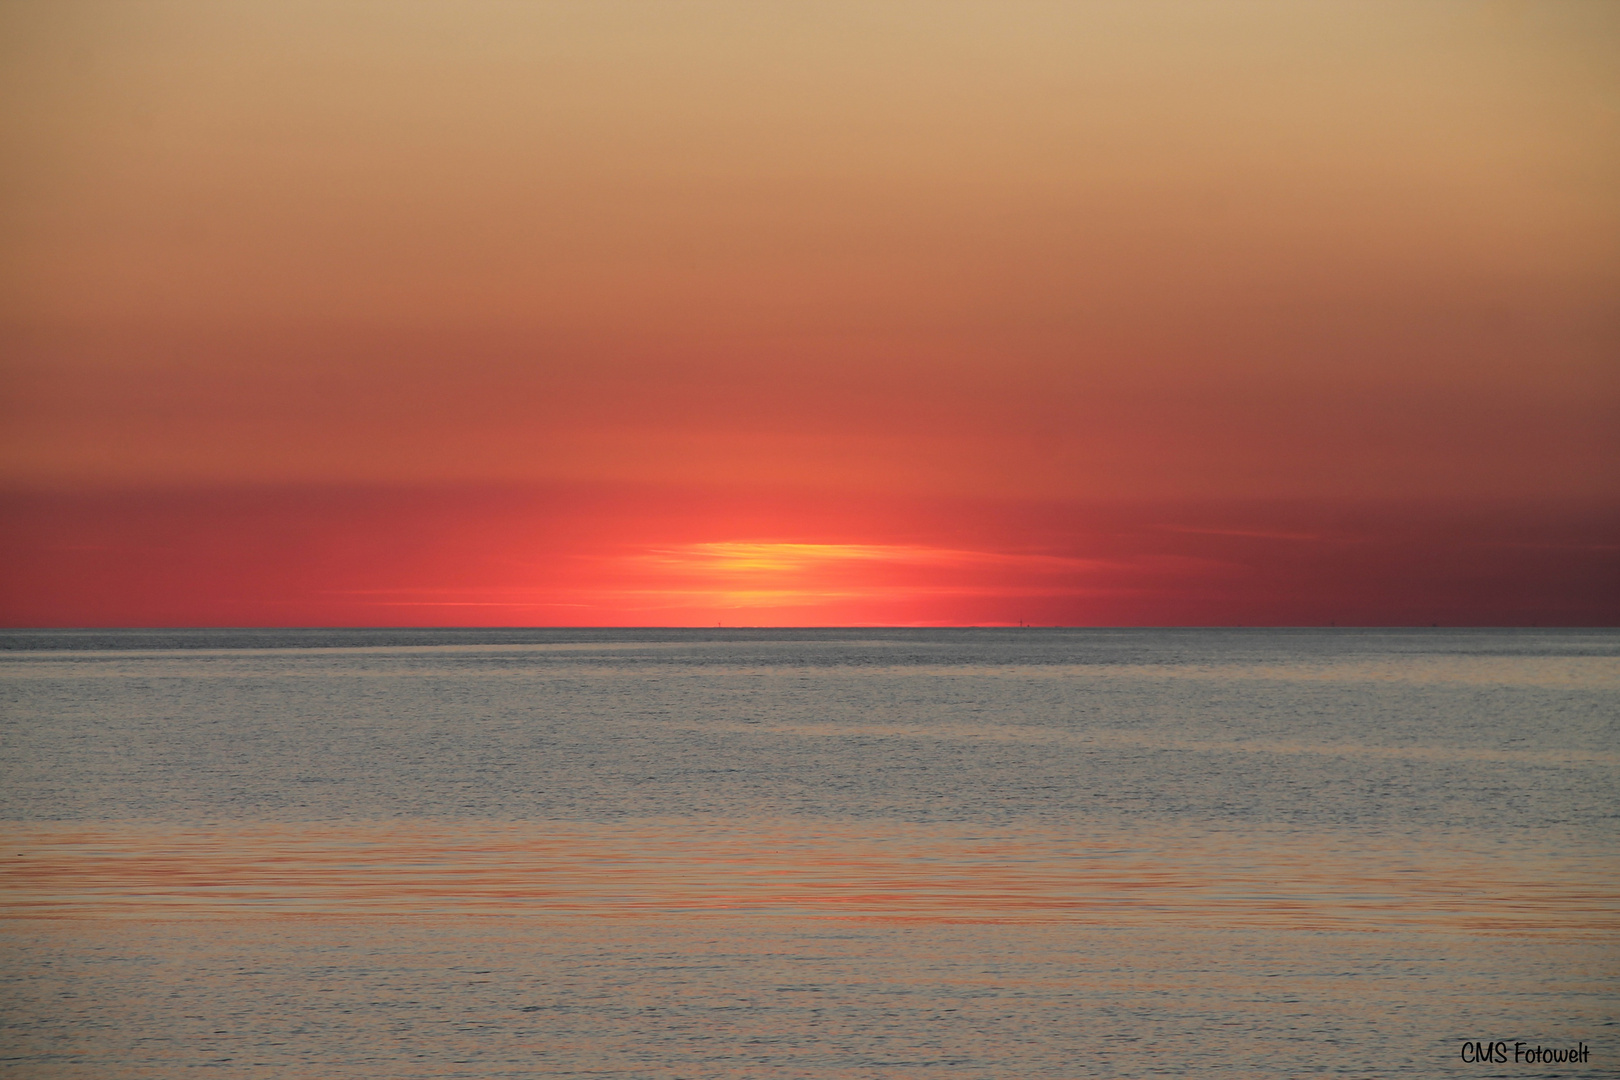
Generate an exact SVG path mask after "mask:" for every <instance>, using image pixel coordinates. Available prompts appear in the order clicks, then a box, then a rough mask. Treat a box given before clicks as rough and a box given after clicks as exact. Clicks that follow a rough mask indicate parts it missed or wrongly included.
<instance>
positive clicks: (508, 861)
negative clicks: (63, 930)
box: [0, 821, 1620, 936]
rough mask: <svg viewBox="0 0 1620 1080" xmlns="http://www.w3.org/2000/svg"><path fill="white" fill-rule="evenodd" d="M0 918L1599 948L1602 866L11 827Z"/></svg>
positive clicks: (1260, 850) (1154, 849)
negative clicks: (958, 926)
mask: <svg viewBox="0 0 1620 1080" xmlns="http://www.w3.org/2000/svg"><path fill="white" fill-rule="evenodd" d="M7 843H8V844H9V845H11V850H10V851H9V852H8V854H9V856H10V857H9V858H8V859H7V860H6V861H5V863H4V866H5V868H6V872H5V875H4V882H3V892H0V913H3V914H5V915H9V916H34V917H40V916H66V915H92V914H93V915H140V916H159V915H169V914H180V913H187V912H189V913H205V914H236V915H240V914H249V913H253V912H260V913H266V914H271V913H305V914H389V915H412V914H423V915H426V914H445V913H464V914H505V915H511V914H553V915H562V914H573V915H578V914H594V915H614V916H630V915H642V914H658V913H683V914H693V915H701V914H705V913H709V914H718V913H724V912H736V911H750V912H757V913H772V912H779V913H786V914H795V915H824V916H848V917H864V918H879V919H898V920H921V921H985V922H1051V921H1080V922H1088V923H1116V922H1132V923H1137V922H1141V921H1144V920H1147V921H1155V922H1165V923H1182V924H1185V923H1189V922H1196V923H1199V924H1206V923H1215V924H1222V925H1233V926H1238V925H1245V926H1256V925H1276V926H1288V927H1294V928H1309V927H1322V928H1338V929H1378V928H1388V927H1393V926H1405V927H1416V926H1425V927H1430V928H1435V929H1448V928H1449V929H1458V930H1488V931H1494V932H1503V931H1507V932H1512V931H1531V930H1534V931H1547V930H1553V931H1558V932H1560V933H1563V934H1574V935H1577V936H1579V935H1585V934H1589V933H1590V934H1612V933H1613V932H1614V931H1615V930H1616V929H1620V897H1617V895H1616V890H1615V889H1614V888H1613V886H1612V883H1611V882H1609V881H1607V880H1606V879H1605V877H1604V876H1603V875H1602V874H1601V873H1600V872H1599V870H1598V869H1595V868H1599V867H1602V866H1604V865H1606V864H1607V860H1605V859H1603V858H1592V857H1582V856H1581V855H1580V854H1579V853H1574V852H1565V853H1562V854H1560V855H1557V856H1554V855H1548V854H1546V853H1537V852H1529V851H1522V850H1521V851H1515V852H1513V853H1510V854H1505V853H1502V852H1500V851H1497V852H1492V851H1488V850H1485V849H1480V850H1469V849H1468V847H1467V845H1453V846H1451V847H1444V846H1441V845H1438V844H1433V843H1429V844H1425V845H1424V846H1423V847H1422V848H1418V847H1415V846H1413V847H1403V846H1402V845H1401V844H1400V843H1399V842H1391V841H1389V840H1388V839H1387V838H1385V839H1384V840H1383V841H1381V840H1380V839H1379V838H1377V837H1372V836H1369V835H1351V834H1340V835H1329V836H1321V835H1302V834H1288V833H1283V832H1260V833H1254V834H1248V835H1245V836H1243V837H1241V838H1240V837H1237V836H1235V835H1225V834H1217V835H1208V834H1198V833H1194V832H1189V831H1175V830H1160V831H1154V832H1136V833H1133V834H1131V835H1122V836H1119V837H1116V838H1113V839H1107V838H1099V839H1094V840H1087V841H1069V840H1059V839H1054V838H1052V837H1050V836H1040V835H1033V834H1017V833H1010V832H997V833H994V834H990V833H987V832H985V831H984V830H977V831H973V830H970V829H968V828H967V827H965V826H964V827H922V826H899V825H893V824H870V823H860V824H839V825H823V826H818V827H817V830H816V831H815V832H813V833H806V832H805V831H804V828H803V826H802V825H788V824H776V825H761V826H759V827H754V828H741V827H732V826H717V825H712V824H696V823H691V822H670V821H663V822H638V823H633V824H620V825H592V824H581V823H551V822H544V823H521V824H500V823H477V824H457V823H444V822H414V823H409V824H366V825H341V826H340V825H253V826H241V827H236V826H230V827H227V826H218V827H208V828H161V827H143V826H124V825H95V826H69V825H57V824H51V825H30V826H21V827H18V826H13V827H12V828H10V829H9V831H8V833H7Z"/></svg>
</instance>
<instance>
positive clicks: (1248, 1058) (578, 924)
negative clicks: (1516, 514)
mask: <svg viewBox="0 0 1620 1080" xmlns="http://www.w3.org/2000/svg"><path fill="white" fill-rule="evenodd" d="M0 837H3V840H0V843H3V845H4V846H3V847H0V868H3V874H0V1074H3V1075H5V1076H8V1077H9V1076H16V1077H19V1078H21V1077H27V1078H35V1077H38V1078H59V1077H60V1078H68V1077H72V1078H96V1080H122V1078H136V1077H141V1078H153V1077H158V1078H167V1077H199V1078H200V1077H219V1078H222V1080H229V1078H234V1077H264V1078H271V1077H274V1078H277V1080H339V1078H368V1080H369V1078H415V1077H422V1078H427V1077H433V1078H441V1077H464V1078H476V1080H484V1078H493V1077H591V1078H608V1077H612V1078H642V1077H645V1078H649V1080H653V1078H656V1080H666V1078H667V1080H673V1078H678V1077H690V1078H707V1077H728V1078H730V1077H734V1078H799V1077H803V1078H818V1080H821V1078H825V1080H853V1078H906V1080H910V1078H915V1080H924V1078H926V1080H936V1078H939V1080H943V1078H953V1080H955V1078H996V1080H1034V1078H1078V1077H1152V1076H1244V1077H1251V1076H1253V1077H1307V1076H1332V1077H1426V1078H1433V1077H1453V1076H1455V1077H1470V1078H1477V1077H1516V1078H1517V1077H1533V1076H1548V1077H1551V1076H1557V1077H1599V1076H1606V1077H1613V1076H1617V1075H1620V1030H1617V1027H1616V1020H1617V1006H1620V936H1617V931H1620V631H1616V630H1605V629H1599V630H1549V629H1515V630H1473V629H1470V630H1449V629H1398V630H1368V629H1320V630H1312V629H1218V630H1204V629H1169V630H1159V629H1119V630H1109V629H1053V628H1039V629H1038V628H1002V629H847V630H846V629H815V630H746V629H736V630H733V629H712V630H594V629H592V630H557V629H548V630H521V629H502V630H380V629H379V630H183V631H182V630H142V631H6V632H3V633H0ZM1559 1055H1562V1056H1559ZM1571 1058H1573V1060H1570V1059H1571Z"/></svg>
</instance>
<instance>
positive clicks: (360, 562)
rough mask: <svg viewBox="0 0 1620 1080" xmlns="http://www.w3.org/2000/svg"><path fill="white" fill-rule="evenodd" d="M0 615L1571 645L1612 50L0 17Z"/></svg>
mask: <svg viewBox="0 0 1620 1080" xmlns="http://www.w3.org/2000/svg"><path fill="white" fill-rule="evenodd" d="M0 87H3V90H0V144H3V145H4V146H5V147H6V149H7V153H6V154H5V155H4V159H3V161H0V185H3V194H0V237H3V244H0V342H3V351H0V391H3V400H0V410H3V419H0V507H3V513H0V622H3V623H4V624H6V625H13V626H78V625H82V626H97V625H131V626H140V625H696V626H709V625H714V624H717V623H718V624H724V625H866V624H884V625H887V624H896V625H899V624H906V625H910V624H922V625H941V624H943V625H990V624H998V625H1014V624H1017V623H1019V622H1031V623H1040V624H1048V625H1050V624H1058V625H1230V624H1244V625H1254V624H1276V625H1326V624H1328V623H1330V622H1336V623H1339V624H1341V625H1430V624H1431V623H1439V624H1442V625H1504V624H1505V625H1530V624H1539V625H1547V624H1572V625H1593V624H1596V625H1613V624H1614V623H1615V622H1616V620H1617V619H1620V565H1617V560H1616V555H1617V553H1620V363H1617V358H1620V5H1614V4H1611V3H1606V2H1602V0H1597V2H1581V0H1540V2H1535V3H1493V2H1470V3H1459V2H1425V0H1400V2H1392V3H1379V2H1376V0H1372V2H1356V3H1348V2H1345V3H1341V2H1334V0H1324V2H1321V3H1311V4H1297V3H1291V2H1268V3H1249V2H1242V0H1231V2H1221V3H1215V2H1186V3H1168V2H1166V3H1155V2H1151V0H1150V2H1129V3H1108V2H1097V3H1073V2H1070V3H1043V2H1028V0H998V2H996V3H989V2H983V3H960V2H954V0H929V2H926V3H924V2H916V3H903V2H888V0H859V2H838V0H826V2H818V3H809V2H804V3H794V2H784V3H772V4H760V3H753V2H650V0H649V2H634V3H621V2H614V0H595V2H577V3H576V2H545V0H536V2H533V3H517V2H491V0H465V2H458V3H449V2H442V3H422V2H416V0H387V2H377V3H362V2H356V0H323V2H320V3H300V2H297V0H288V2H278V3H275V4H264V3H246V2H237V3H217V2H190V0H188V2H161V3H148V2H143V0H130V2H117V3H114V2H84V0H49V2H42V0H10V2H8V3H6V4H4V5H0Z"/></svg>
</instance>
